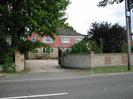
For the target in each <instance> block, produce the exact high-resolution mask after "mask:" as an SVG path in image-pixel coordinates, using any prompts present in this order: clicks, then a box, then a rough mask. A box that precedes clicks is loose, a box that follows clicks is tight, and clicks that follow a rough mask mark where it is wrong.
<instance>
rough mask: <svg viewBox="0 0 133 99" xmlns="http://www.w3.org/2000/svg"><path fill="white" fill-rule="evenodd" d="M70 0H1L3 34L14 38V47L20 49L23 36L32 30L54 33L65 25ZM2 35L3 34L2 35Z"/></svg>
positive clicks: (0, 17) (47, 33) (0, 19)
mask: <svg viewBox="0 0 133 99" xmlns="http://www.w3.org/2000/svg"><path fill="white" fill-rule="evenodd" d="M68 4H69V0H0V23H1V24H2V25H1V27H3V28H2V30H1V31H0V32H2V35H4V34H5V33H7V34H8V35H10V36H11V38H12V47H13V48H15V49H18V46H19V44H20V38H21V37H25V38H26V37H27V35H29V34H31V33H32V32H36V33H40V35H44V34H46V35H51V36H52V35H53V33H56V29H57V28H58V27H61V26H64V25H65V23H64V22H65V20H66V18H65V17H64V16H65V10H66V7H67V5H68ZM2 35H1V36H2Z"/></svg>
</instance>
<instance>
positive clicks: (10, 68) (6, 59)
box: [0, 49, 16, 72]
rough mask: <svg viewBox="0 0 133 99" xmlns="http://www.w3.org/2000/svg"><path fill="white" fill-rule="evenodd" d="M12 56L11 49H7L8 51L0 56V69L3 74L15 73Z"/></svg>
mask: <svg viewBox="0 0 133 99" xmlns="http://www.w3.org/2000/svg"><path fill="white" fill-rule="evenodd" d="M13 56H14V50H13V49H9V50H8V51H6V52H5V53H3V54H2V55H1V57H0V59H1V61H2V64H1V68H2V71H3V72H16V70H15V64H14V61H13Z"/></svg>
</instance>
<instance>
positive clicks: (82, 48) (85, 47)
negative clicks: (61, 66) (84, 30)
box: [71, 40, 101, 53]
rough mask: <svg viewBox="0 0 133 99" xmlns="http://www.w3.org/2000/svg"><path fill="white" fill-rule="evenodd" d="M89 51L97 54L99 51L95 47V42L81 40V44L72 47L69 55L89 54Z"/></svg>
mask: <svg viewBox="0 0 133 99" xmlns="http://www.w3.org/2000/svg"><path fill="white" fill-rule="evenodd" d="M91 51H94V52H96V53H99V52H100V51H101V50H100V48H99V47H98V46H97V44H96V42H95V41H92V40H87V41H85V40H82V41H81V42H79V43H77V44H75V45H74V46H73V47H72V50H71V53H90V52H91Z"/></svg>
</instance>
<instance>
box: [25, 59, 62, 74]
mask: <svg viewBox="0 0 133 99" xmlns="http://www.w3.org/2000/svg"><path fill="white" fill-rule="evenodd" d="M26 69H28V70H29V72H30V73H40V72H62V71H64V70H63V69H61V68H60V66H59V65H58V60H26Z"/></svg>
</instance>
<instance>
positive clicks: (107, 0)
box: [98, 0, 133, 9]
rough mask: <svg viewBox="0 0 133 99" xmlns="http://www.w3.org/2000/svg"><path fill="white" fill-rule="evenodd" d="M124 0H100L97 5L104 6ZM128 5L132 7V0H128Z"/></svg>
mask: <svg viewBox="0 0 133 99" xmlns="http://www.w3.org/2000/svg"><path fill="white" fill-rule="evenodd" d="M123 1H124V0H102V1H100V2H99V3H98V6H100V7H105V6H107V5H108V4H111V5H112V4H115V3H116V4H119V3H121V2H123ZM128 4H129V5H128V6H129V7H130V9H132V8H133V0H128Z"/></svg>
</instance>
